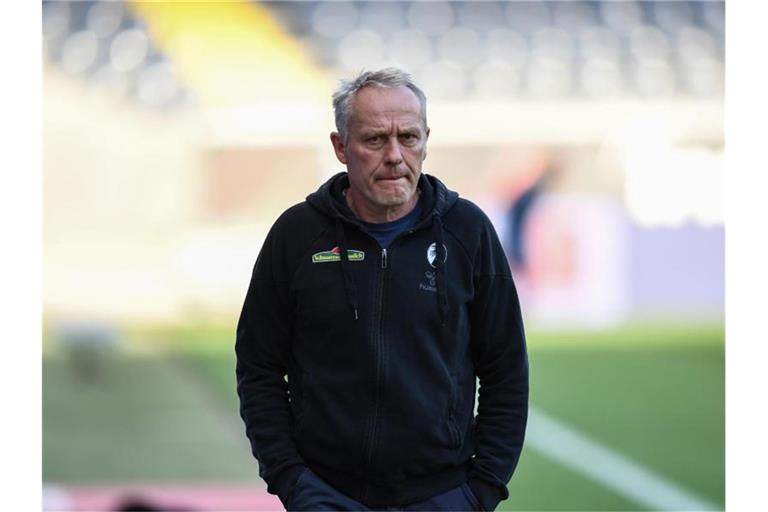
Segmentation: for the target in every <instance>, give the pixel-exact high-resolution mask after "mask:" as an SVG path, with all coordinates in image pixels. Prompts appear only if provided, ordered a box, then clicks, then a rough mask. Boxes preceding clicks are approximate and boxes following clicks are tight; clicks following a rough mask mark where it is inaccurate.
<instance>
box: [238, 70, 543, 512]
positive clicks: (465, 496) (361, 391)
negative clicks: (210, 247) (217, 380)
mask: <svg viewBox="0 0 768 512" xmlns="http://www.w3.org/2000/svg"><path fill="white" fill-rule="evenodd" d="M333 106H334V109H335V114H336V128H337V130H338V131H336V132H333V133H332V134H331V143H332V144H333V149H334V151H335V154H336V157H337V158H338V159H339V161H340V162H341V163H342V164H344V165H346V168H347V171H346V172H342V173H339V174H337V175H335V176H333V177H332V178H331V179H329V180H328V181H327V182H326V183H325V184H324V185H322V186H321V187H320V189H319V190H317V191H316V192H314V193H313V194H311V195H309V196H308V197H307V200H306V201H305V202H303V203H301V204H298V205H296V206H293V207H292V208H289V209H288V210H287V211H286V212H285V213H283V215H281V216H280V218H279V219H278V220H277V221H276V222H275V224H274V226H273V227H272V229H271V230H270V233H269V235H268V236H267V239H266V241H265V242H264V246H263V247H262V249H261V253H260V254H259V257H258V259H257V261H256V265H255V268H254V271H253V276H252V279H251V282H250V286H249V289H248V294H247V296H246V298H245V304H244V306H243V310H242V314H241V316H240V321H239V324H238V327H237V342H236V352H237V391H238V394H239V396H240V404H241V408H240V412H241V416H242V417H243V420H244V422H245V425H246V433H247V435H248V438H249V439H250V441H251V446H252V449H253V454H254V456H255V457H256V459H258V461H259V471H260V475H261V476H262V478H264V480H265V481H266V482H267V484H268V488H267V489H268V491H269V492H271V493H274V494H277V495H278V496H279V497H280V500H281V501H282V502H283V504H284V505H285V506H286V508H288V509H289V510H369V509H392V508H395V509H398V510H493V509H494V508H495V507H496V506H497V505H498V503H499V502H500V501H501V500H503V499H506V498H507V497H508V492H507V488H506V486H507V482H508V481H509V479H510V478H511V476H512V473H513V471H514V469H515V466H516V465H517V461H518V459H519V457H520V451H521V449H522V445H523V437H524V433H525V425H526V418H527V410H528V360H527V354H526V346H525V335H524V331H523V324H522V319H521V314H520V305H519V301H518V297H517V293H516V291H515V286H514V283H513V281H512V276H511V274H510V271H509V267H508V265H507V260H506V257H505V255H504V253H503V251H502V249H501V246H500V244H499V241H498V238H497V236H496V233H495V231H494V229H493V226H492V225H491V223H490V222H489V220H488V218H487V217H486V216H485V215H484V214H483V212H482V211H480V209H479V208H478V207H477V206H475V205H474V204H472V203H471V202H469V201H467V200H464V199H460V198H459V197H458V194H457V193H455V192H452V191H450V190H448V189H447V188H446V187H445V185H443V183H442V182H440V181H439V180H438V179H437V178H435V177H433V176H428V175H424V174H422V172H421V168H422V163H423V162H424V159H425V158H426V156H427V151H426V148H427V139H428V138H429V128H428V127H427V121H426V98H425V96H424V93H423V92H422V91H421V90H420V89H419V88H418V87H417V86H416V85H415V84H414V83H413V81H412V80H411V78H410V76H409V75H407V74H406V73H404V72H402V71H400V70H397V69H392V68H388V69H384V70H380V71H376V72H364V73H362V74H360V75H359V76H358V77H356V78H355V79H353V80H350V81H343V82H342V84H341V86H340V88H339V89H338V90H337V91H336V93H335V94H334V97H333ZM467 172H472V170H471V169H470V170H468V171H467ZM286 376H287V380H286V378H285V377H286ZM477 378H479V382H480V392H479V408H478V413H477V416H475V415H474V403H475V385H476V379H477Z"/></svg>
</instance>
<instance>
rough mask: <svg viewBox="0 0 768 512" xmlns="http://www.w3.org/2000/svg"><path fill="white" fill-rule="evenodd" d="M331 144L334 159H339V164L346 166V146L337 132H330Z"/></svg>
mask: <svg viewBox="0 0 768 512" xmlns="http://www.w3.org/2000/svg"><path fill="white" fill-rule="evenodd" d="M331 144H333V152H334V153H336V158H338V159H339V162H341V163H343V164H344V165H347V154H346V153H345V150H346V146H345V145H344V140H343V139H342V138H341V135H340V134H339V132H331Z"/></svg>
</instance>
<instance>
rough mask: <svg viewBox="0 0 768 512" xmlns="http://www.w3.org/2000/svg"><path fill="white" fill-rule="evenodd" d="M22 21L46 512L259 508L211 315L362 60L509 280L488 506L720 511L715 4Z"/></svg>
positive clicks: (193, 8) (89, 12)
mask: <svg viewBox="0 0 768 512" xmlns="http://www.w3.org/2000/svg"><path fill="white" fill-rule="evenodd" d="M42 7H43V19H42V37H43V51H44V57H43V63H44V67H43V80H44V81H43V94H44V97H43V112H44V119H43V148H44V150H43V161H44V167H43V177H44V255H43V256H44V274H43V276H44V340H43V353H44V359H43V480H44V486H43V504H44V508H45V509H46V510H118V509H122V510H129V509H138V508H140V507H141V506H145V507H147V506H154V507H156V508H159V509H185V510H266V509H277V508H279V502H278V501H277V500H276V499H275V498H274V497H272V496H270V495H268V494H267V493H266V491H265V489H264V485H263V483H262V482H261V481H260V480H259V479H258V472H257V466H256V462H255V461H254V460H252V458H251V455H250V453H249V448H248V445H247V441H246V439H245V435H244V429H243V427H242V424H241V422H240V419H239V417H238V413H237V400H236V397H235V393H234V355H233V342H234V328H235V323H236V321H237V316H238V314H239V310H240V307H241V303H242V300H243V297H244V294H245V290H246V287H247V283H248V279H249V276H250V272H251V267H252V265H253V262H254V260H255V257H256V255H257V253H258V250H259V247H260V244H261V241H262V240H263V238H264V236H265V235H266V232H267V230H268V229H269V226H270V225H271V224H272V222H273V221H274V220H275V218H276V217H277V216H278V215H279V214H280V213H281V212H282V211H283V210H284V209H285V208H286V207H287V206H290V205H292V204H294V203H296V202H299V201H301V200H302V199H303V198H304V196H305V195H306V194H307V193H308V192H310V191H312V190H314V189H315V187H316V186H317V185H318V184H319V183H321V182H322V181H323V180H324V179H325V178H326V177H328V176H330V175H331V174H333V173H335V172H337V171H338V170H340V167H339V164H338V163H337V162H336V161H335V158H334V157H333V154H332V151H331V147H330V143H329V141H328V133H329V132H330V131H331V130H332V129H333V116H332V112H331V107H330V94H331V91H332V90H333V88H334V86H335V83H336V80H337V79H338V78H341V77H347V76H349V75H350V74H352V73H353V72H355V71H357V70H359V69H361V68H366V69H373V68H377V67H380V66H384V65H389V64H393V65H397V66H400V67H403V68H404V69H406V70H408V71H410V72H411V73H413V75H414V76H415V77H416V79H417V80H418V81H419V83H420V84H422V85H423V87H424V89H425V90H426V93H427V96H428V98H429V106H428V114H429V122H430V125H431V127H432V135H431V138H430V147H429V158H428V159H427V161H426V162H425V172H428V173H432V174H435V175H437V176H439V177H440V178H441V179H443V180H444V181H445V182H446V183H447V184H448V185H449V186H450V187H451V188H453V189H455V190H458V191H459V192H460V193H461V194H462V195H463V196H465V197H467V198H470V199H472V200H473V201H475V202H476V203H478V204H479V205H480V206H481V207H482V208H483V209H484V210H485V211H486V212H487V213H488V214H489V216H491V218H492V220H493V221H494V223H495V224H496V227H497V229H498V231H499V234H500V235H501V237H502V239H503V241H504V244H505V248H506V249H507V251H508V256H509V259H510V263H511V265H512V268H513V272H514V275H515V279H516V282H517V284H518V287H519V290H520V295H521V301H522V304H523V310H524V316H525V319H526V327H527V331H528V343H529V350H530V359H531V368H532V381H531V385H532V406H533V412H532V418H531V423H530V427H529V441H528V443H527V445H526V448H525V450H524V453H523V456H522V458H521V461H520V465H519V467H518V470H517V473H516V475H515V477H514V478H513V480H512V482H511V483H510V487H509V489H510V498H509V500H508V501H505V502H503V503H502V505H501V507H500V508H501V509H503V510H701V509H722V508H723V505H724V328H723V317H724V313H723V309H724V261H723V260H724V226H723V208H722V204H723V199H722V180H723V174H722V173H723V171H722V161H723V68H724V48H723V46H724V17H725V7H724V2H685V1H680V2H659V1H655V2H602V1H571V2H495V1H489V2H479V1H463V2H441V1H437V2H318V1H313V2H301V3H294V2H240V3H239V2H211V3H205V2H122V1H115V2H60V1H51V2H43V4H42ZM145 509H146V508H145Z"/></svg>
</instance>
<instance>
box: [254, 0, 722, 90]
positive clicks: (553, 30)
mask: <svg viewBox="0 0 768 512" xmlns="http://www.w3.org/2000/svg"><path fill="white" fill-rule="evenodd" d="M262 4H263V5H265V6H267V7H268V8H269V9H270V10H271V11H272V12H273V13H275V16H276V17H277V18H278V19H279V20H280V22H281V23H282V24H283V26H284V27H285V28H286V30H288V31H289V32H291V33H292V34H294V35H295V37H296V38H298V39H299V40H300V41H302V42H303V44H304V45H305V46H306V47H307V48H308V49H309V50H310V51H311V53H312V55H313V56H314V58H315V59H316V60H317V62H318V63H320V64H321V65H322V66H325V67H327V68H329V69H331V70H333V74H334V75H337V76H345V75H348V74H349V73H350V72H351V71H354V70H356V69H359V68H361V67H376V66H384V65H390V64H391V65H396V66H400V67H403V68H405V69H407V70H409V71H410V72H411V73H413V74H414V75H415V76H416V77H417V78H418V79H419V80H420V81H421V82H422V83H424V84H425V87H427V88H428V89H429V90H430V91H431V93H432V95H433V97H436V98H449V99H459V98H464V97H480V98H487V97H504V98H512V97H545V98H552V97H577V98H582V97H584V98H591V97H602V96H605V95H622V96H641V97H659V96H675V95H678V96H694V97H706V96H713V95H720V94H722V91H723V32H724V3H723V2H594V1H586V2H585V1H568V2H493V1H491V2H485V1H469V2H467V1H465V2H440V1H438V2H386V3H380V2H276V1H266V2H262Z"/></svg>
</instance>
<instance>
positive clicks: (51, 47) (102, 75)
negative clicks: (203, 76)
mask: <svg viewBox="0 0 768 512" xmlns="http://www.w3.org/2000/svg"><path fill="white" fill-rule="evenodd" d="M43 52H44V57H45V59H46V60H47V61H48V62H50V63H53V64H55V65H57V66H60V67H61V69H63V70H64V71H66V72H67V73H70V74H72V75H77V76H81V77H83V78H84V79H85V80H87V81H88V82H90V83H93V84H96V85H98V86H99V87H103V88H106V89H108V90H112V91H114V92H115V93H116V94H118V95H121V96H129V97H131V98H132V99H134V100H136V101H137V102H138V103H139V104H141V105H143V106H145V107H148V108H174V107H180V106H183V105H184V104H185V103H186V102H189V101H192V100H193V96H192V95H191V91H190V90H189V89H187V88H185V87H184V86H183V85H182V84H181V83H179V81H178V78H177V76H176V73H175V71H174V67H173V63H172V61H171V60H170V59H169V58H168V56H166V55H165V54H164V53H163V52H161V51H159V50H158V49H157V48H156V46H155V44H154V43H153V41H152V37H151V36H150V34H149V32H148V29H147V26H146V24H145V23H144V22H143V21H142V20H141V19H140V18H137V17H136V16H135V15H134V14H133V12H132V11H131V10H130V9H128V8H127V7H126V3H125V2H122V1H116V2H93V1H86V2H62V1H44V2H43Z"/></svg>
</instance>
